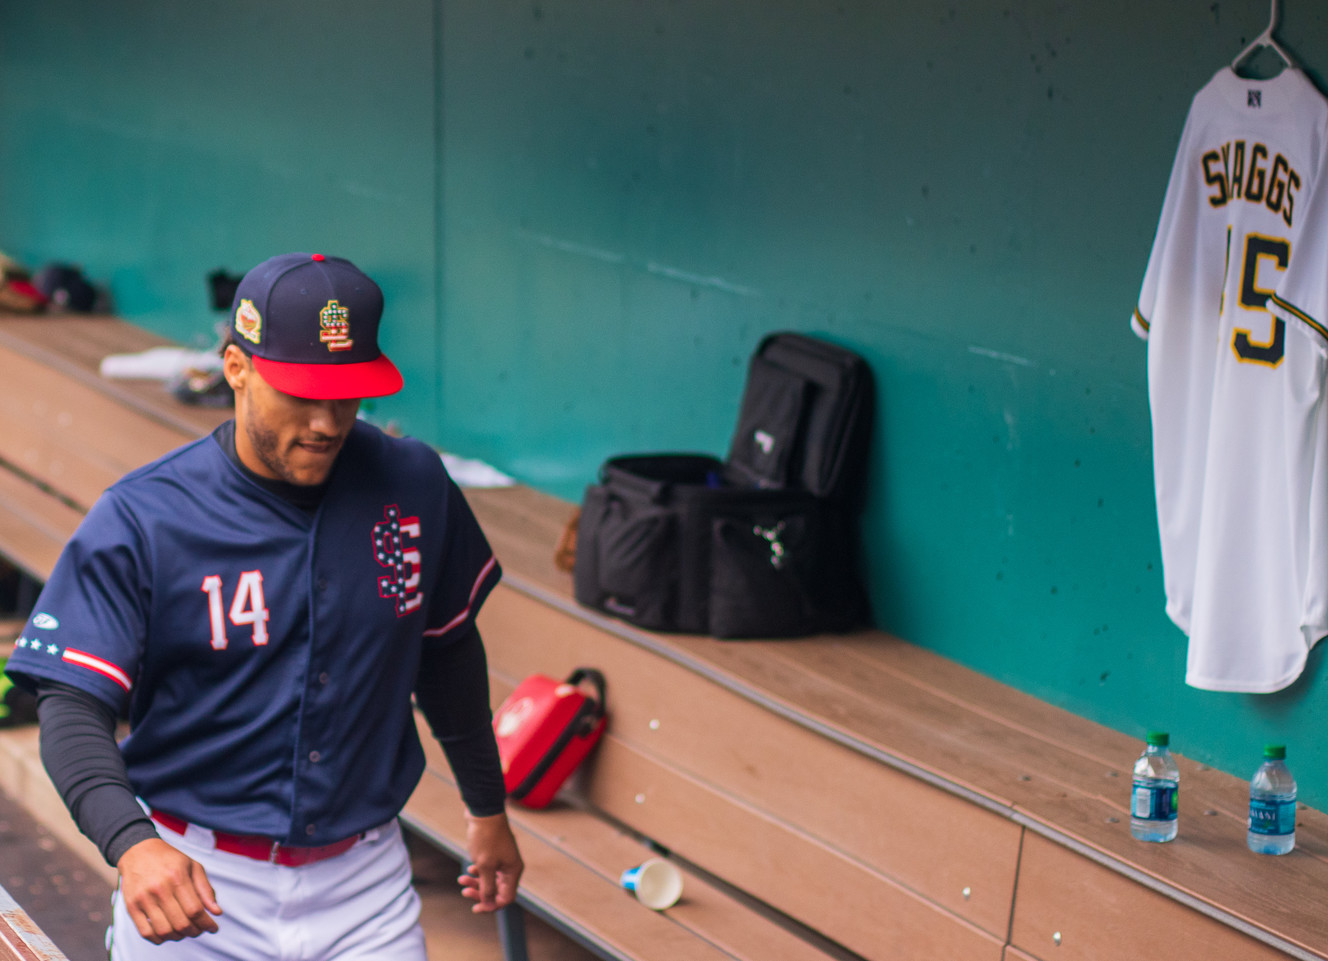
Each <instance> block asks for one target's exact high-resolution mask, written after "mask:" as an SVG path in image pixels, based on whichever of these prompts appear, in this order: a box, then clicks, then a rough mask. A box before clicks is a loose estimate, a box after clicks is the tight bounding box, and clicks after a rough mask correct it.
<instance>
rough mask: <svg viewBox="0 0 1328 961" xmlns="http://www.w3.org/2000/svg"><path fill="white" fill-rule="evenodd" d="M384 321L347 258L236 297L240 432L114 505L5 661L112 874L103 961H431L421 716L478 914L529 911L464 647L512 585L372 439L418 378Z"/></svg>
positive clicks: (448, 494) (138, 485)
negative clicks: (407, 829) (408, 371)
mask: <svg viewBox="0 0 1328 961" xmlns="http://www.w3.org/2000/svg"><path fill="white" fill-rule="evenodd" d="M382 305H383V301H382V293H381V291H380V290H379V288H378V286H377V285H376V284H375V283H374V282H373V281H372V280H371V279H370V278H368V277H367V276H365V275H364V274H363V273H361V272H360V271H359V270H358V269H356V268H355V266H354V265H352V264H351V263H350V262H348V261H346V260H341V259H338V258H333V257H324V256H322V255H319V254H312V255H311V254H286V255H283V256H279V257H274V258H272V259H271V260H268V261H265V262H264V263H262V264H259V265H258V266H257V267H255V268H254V269H253V270H251V271H250V272H249V273H248V274H246V275H245V277H244V279H243V280H242V282H241V283H240V285H239V288H238V290H237V292H236V295H235V302H234V308H233V311H232V321H233V329H232V331H231V342H230V343H229V344H228V345H227V346H226V348H225V355H224V370H225V375H226V378H227V380H228V382H229V383H230V385H231V386H232V388H234V391H235V419H234V420H233V421H230V422H228V423H227V424H225V425H223V426H222V427H221V428H219V429H218V430H217V431H215V432H214V433H213V434H212V435H211V436H209V437H206V438H203V439H202V440H199V441H197V442H195V443H192V444H188V445H186V446H184V447H182V448H180V449H178V450H176V451H174V452H172V453H170V454H167V455H166V456H165V457H163V458H161V459H160V460H158V461H156V462H154V463H152V464H149V465H147V466H146V467H143V468H140V469H139V470H136V471H133V472H132V473H130V474H128V475H127V476H126V477H124V478H123V479H122V480H120V481H119V482H118V483H116V484H115V485H114V486H113V487H111V488H110V489H109V490H108V491H106V493H105V494H104V495H103V496H102V497H101V498H100V499H99V500H98V501H97V503H96V504H95V505H94V506H93V508H92V510H91V511H90V512H89V513H88V516H87V517H86V519H85V520H84V522H83V524H82V525H81V526H80V527H79V529H78V531H77V532H76V533H75V535H74V537H73V538H72V539H71V541H70V542H69V544H68V545H67V546H66V548H65V551H64V553H63V554H62V555H61V557H60V560H59V562H58V563H57V564H56V567H55V570H54V571H53V573H52V575H51V578H50V580H49V582H48V583H47V584H46V587H45V589H44V590H43V592H42V594H41V596H40V598H39V599H38V602H37V606H36V609H35V612H34V614H33V616H32V618H31V619H30V620H29V621H28V623H27V625H26V627H25V629H24V631H23V634H22V636H21V638H20V640H19V642H18V644H17V649H16V651H15V654H14V656H13V657H12V658H11V659H10V660H9V664H8V671H9V673H10V675H11V676H12V677H13V678H14V680H15V681H16V682H17V683H19V684H21V685H23V686H25V687H27V688H29V689H35V690H36V691H37V692H38V697H39V701H38V705H39V707H38V710H39V715H40V721H41V734H42V757H43V760H44V762H45V764H46V766H47V769H48V771H49V772H50V774H51V777H52V780H53V781H54V783H55V784H56V786H57V787H58V788H59V790H60V792H61V794H62V796H63V797H64V799H65V802H66V803H67V804H68V806H69V809H70V811H71V813H72V814H73V816H74V819H75V821H76V822H77V823H78V825H79V827H80V828H81V829H82V830H83V831H84V833H85V834H87V835H88V836H89V837H90V838H91V839H92V840H93V841H94V842H96V843H97V845H98V847H99V848H100V849H101V851H102V853H103V855H104V856H105V857H106V859H107V860H108V862H109V863H111V864H113V865H115V866H117V867H118V869H119V872H120V884H119V888H118V890H117V892H116V894H115V898H114V918H113V923H112V926H111V931H110V933H109V937H110V939H111V952H112V953H111V956H112V958H114V959H120V961H131V959H148V958H152V959H156V958H188V959H213V958H226V959H236V961H239V959H245V961H252V959H255V958H281V959H311V961H312V959H362V958H379V959H381V958H393V959H399V958H401V959H423V958H424V957H425V952H424V939H423V934H422V932H421V929H420V926H419V920H418V919H419V910H420V909H419V901H418V898H417V897H416V895H415V893H414V891H413V889H412V888H411V885H410V864H409V860H408V857H407V853H406V848H405V845H404V843H403V841H402V837H401V832H400V829H399V827H398V826H397V820H396V817H397V814H398V812H399V811H400V810H401V807H402V805H403V804H404V803H405V801H406V799H407V797H408V796H409V795H410V793H411V791H412V790H413V789H414V787H415V785H416V783H417V782H418V780H419V778H420V775H421V773H422V771H423V768H424V756H423V752H422V749H421V747H420V743H419V739H418V737H417V735H416V730H415V725H414V722H413V719H412V718H413V714H412V709H411V695H412V693H413V694H414V696H415V700H416V702H417V703H418V705H419V706H420V708H421V710H422V711H423V712H424V714H425V716H426V718H427V719H428V721H429V723H430V725H431V727H432V730H433V732H434V734H435V735H436V736H437V737H438V738H439V740H440V741H441V742H442V744H443V747H444V749H445V751H446V753H447V757H448V761H449V763H450V764H451V766H452V768H453V771H454V773H455V774H456V776H457V780H458V782H459V784H460V786H461V793H462V797H463V800H464V801H465V803H466V806H467V808H468V811H469V814H470V817H469V835H468V843H469V848H470V855H471V859H472V861H473V866H471V867H469V868H468V869H467V871H466V873H465V874H464V875H463V877H462V878H461V879H460V883H461V886H462V893H463V894H464V895H465V896H466V897H468V898H470V899H472V900H473V901H475V910H477V911H491V910H494V909H496V908H498V907H501V906H504V905H506V904H510V903H511V902H512V900H513V898H514V897H515V894H516V887H517V884H518V881H519V878H520V875H521V871H522V862H521V857H520V854H519V852H518V850H517V846H516V842H515V839H514V838H513V835H512V832H511V830H510V827H509V826H508V823H507V818H506V814H505V813H504V799H505V793H504V790H503V782H502V772H501V770H500V767H499V761H498V754H497V748H496V745H495V743H494V738H493V732H492V728H491V724H490V714H489V704H488V675H487V669H486V664H485V656H484V648H483V645H482V643H481V641H480V637H479V633H478V632H477V630H476V627H475V615H476V612H477V611H478V610H479V607H480V605H481V604H482V603H483V602H484V599H485V597H486V596H487V595H488V593H489V591H490V590H491V589H492V588H493V586H494V584H495V583H496V582H497V581H498V579H499V576H500V572H499V567H498V564H497V561H496V560H495V558H494V556H493V553H492V551H491V550H490V548H489V546H488V544H487V543H486V541H485V538H484V535H483V534H482V533H481V531H480V528H479V525H478V524H477V523H476V521H475V518H474V516H473V515H472V514H471V512H470V510H469V508H468V507H467V506H466V502H465V500H464V499H463V497H462V495H461V493H460V491H459V490H458V489H457V487H456V485H455V484H454V483H453V482H452V481H451V479H450V478H449V477H448V475H447V473H446V471H445V470H444V469H443V466H442V463H441V460H440V458H439V457H438V455H437V454H436V453H435V452H434V451H432V450H430V449H429V448H428V447H427V446H425V445H424V444H421V443H419V442H417V441H413V440H401V439H394V438H391V437H388V436H386V435H385V434H383V433H382V432H381V431H379V430H377V429H375V428H374V427H371V426H369V425H367V424H365V423H364V422H362V421H359V420H357V418H356V412H357V410H358V406H359V398H362V397H375V396H383V395H387V394H391V393H393V392H395V391H397V390H399V389H400V387H401V383H402V380H401V375H400V374H399V373H398V371H397V369H396V367H395V366H393V364H392V362H391V361H390V360H388V358H387V357H386V356H384V355H383V354H382V353H381V352H380V351H379V348H378V325H379V319H380V315H381V312H382ZM125 710H127V711H128V716H129V720H130V724H131V733H130V734H129V735H128V737H126V738H125V739H124V741H123V742H122V743H121V744H120V745H119V746H118V748H117V745H116V744H115V742H114V740H113V729H114V724H115V720H116V717H117V715H119V714H120V712H122V711H125Z"/></svg>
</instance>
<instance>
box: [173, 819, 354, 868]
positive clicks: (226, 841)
mask: <svg viewBox="0 0 1328 961" xmlns="http://www.w3.org/2000/svg"><path fill="white" fill-rule="evenodd" d="M149 813H150V814H151V816H152V820H154V821H156V822H157V823H158V824H160V825H161V826H162V827H164V828H167V829H169V830H171V831H174V832H175V833H176V834H184V832H185V831H186V830H188V828H189V822H188V821H186V820H185V819H184V818H181V817H176V816H175V815H174V814H168V813H167V812H165V811H158V810H156V809H155V808H154V809H153V810H152V811H151V812H149ZM209 830H210V829H209ZM212 836H213V837H214V838H215V839H216V844H217V850H218V851H226V852H228V853H230V854H238V855H240V856H241V857H245V858H253V859H254V860H255V861H266V862H267V863H269V864H279V865H281V866H282V867H287V868H298V867H300V866H302V865H305V864H313V863H314V862H315V861H326V860H327V859H328V858H334V857H336V856H337V855H338V854H345V853H346V852H347V851H349V850H350V849H351V848H353V847H354V846H355V844H356V843H357V842H358V841H359V840H360V839H361V838H362V837H364V835H363V834H356V835H355V836H353V837H348V838H344V839H342V840H340V841H333V842H332V843H331V844H324V845H322V846H321V847H301V846H300V845H296V844H281V843H279V842H277V841H274V840H272V839H271V838H268V837H263V836H262V835H261V834H228V833H226V832H225V831H212Z"/></svg>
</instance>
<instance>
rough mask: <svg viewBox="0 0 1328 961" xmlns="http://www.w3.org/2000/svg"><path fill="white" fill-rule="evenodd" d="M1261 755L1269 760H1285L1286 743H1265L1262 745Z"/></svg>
mask: <svg viewBox="0 0 1328 961" xmlns="http://www.w3.org/2000/svg"><path fill="white" fill-rule="evenodd" d="M1263 756H1264V757H1266V758H1269V759H1270V760H1273V761H1285V760H1286V745H1285V744H1265V745H1264V748H1263Z"/></svg>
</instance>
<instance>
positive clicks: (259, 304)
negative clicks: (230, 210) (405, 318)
mask: <svg viewBox="0 0 1328 961" xmlns="http://www.w3.org/2000/svg"><path fill="white" fill-rule="evenodd" d="M382 316H383V292H382V291H381V290H380V289H379V288H378V285H377V284H376V283H374V282H373V281H372V280H371V279H369V277H368V276H367V275H365V274H364V273H362V272H361V271H360V269H359V268H358V267H356V266H355V265H354V264H352V263H351V262H350V261H349V260H344V259H342V258H341V257H324V256H323V255H322V254H303V253H300V254H281V255H280V256H277V257H273V258H271V259H269V260H265V261H263V262H262V263H261V264H259V265H258V266H257V267H255V268H253V269H252V270H250V271H249V272H248V273H247V274H245V275H244V277H243V279H241V280H240V285H239V286H238V287H237V288H236V290H235V300H234V301H233V302H232V304H231V332H232V334H233V335H234V338H235V342H236V343H237V344H238V345H239V346H240V347H241V348H242V349H243V350H244V351H245V352H246V353H248V354H249V355H250V356H251V357H253V359H254V366H255V367H256V368H258V372H259V373H260V374H262V376H263V379H264V380H266V381H267V382H268V383H269V384H271V385H272V386H273V387H275V388H276V389H277V390H279V391H281V392H282V393H285V394H292V395H294V396H296V397H307V398H310V399H312V400H340V399H346V398H354V397H383V396H385V395H387V394H395V393H396V392H397V391H399V390H400V389H401V383H402V381H401V372H400V371H399V370H397V368H396V365H395V364H393V363H392V361H390V360H388V359H387V356H386V355H385V354H384V353H383V352H382V351H381V350H379V349H378V322H379V320H380V319H381V318H382Z"/></svg>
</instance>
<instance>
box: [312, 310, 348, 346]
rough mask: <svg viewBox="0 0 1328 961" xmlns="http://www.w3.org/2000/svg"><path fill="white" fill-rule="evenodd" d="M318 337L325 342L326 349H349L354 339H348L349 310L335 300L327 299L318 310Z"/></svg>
mask: <svg viewBox="0 0 1328 961" xmlns="http://www.w3.org/2000/svg"><path fill="white" fill-rule="evenodd" d="M318 324H319V326H320V327H322V328H323V329H322V330H321V331H319V334H318V339H319V340H321V341H322V342H323V343H325V344H327V349H328V350H350V348H351V345H352V344H354V343H355V341H353V340H351V339H350V310H349V309H348V308H346V307H342V306H341V304H339V303H338V302H337V301H335V300H329V301H328V302H327V306H326V307H324V308H323V309H322V310H320V311H319V312H318Z"/></svg>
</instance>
